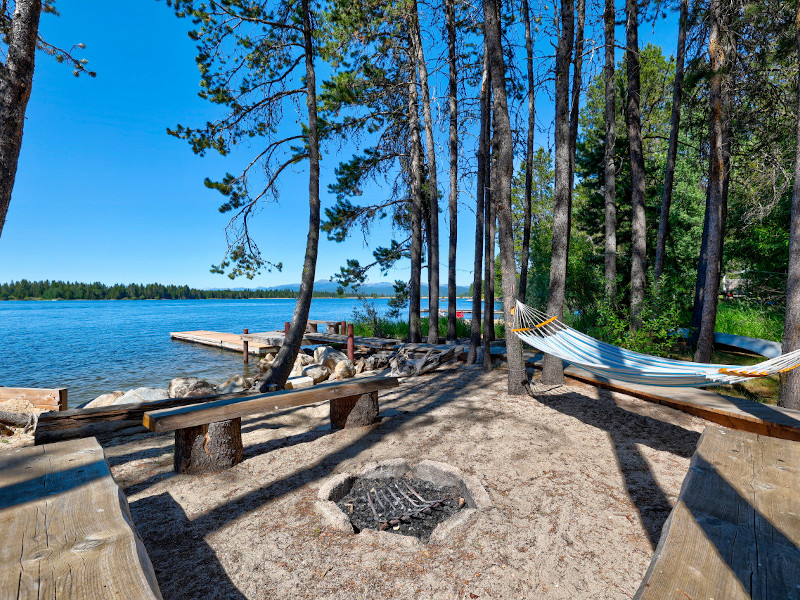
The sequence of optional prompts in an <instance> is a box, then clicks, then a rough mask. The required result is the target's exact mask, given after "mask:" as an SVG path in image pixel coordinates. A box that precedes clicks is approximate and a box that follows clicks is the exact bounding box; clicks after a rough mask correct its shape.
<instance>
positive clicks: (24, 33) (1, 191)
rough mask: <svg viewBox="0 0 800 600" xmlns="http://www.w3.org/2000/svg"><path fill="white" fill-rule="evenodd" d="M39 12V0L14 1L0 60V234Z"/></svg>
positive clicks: (28, 93) (19, 137)
mask: <svg viewBox="0 0 800 600" xmlns="http://www.w3.org/2000/svg"><path fill="white" fill-rule="evenodd" d="M41 13H42V3H41V0H17V1H16V3H15V5H14V14H13V16H12V20H11V28H10V31H9V32H8V35H7V39H6V42H7V43H8V53H7V55H6V62H5V64H0V237H2V235H3V226H4V225H5V222H6V215H7V214H8V207H9V205H10V204H11V191H12V190H13V189H14V179H15V178H16V176H17V163H18V161H19V152H20V150H21V148H22V128H23V125H24V124H25V109H26V108H27V106H28V100H29V99H30V97H31V87H32V86H33V67H34V58H35V55H36V38H37V35H38V33H39V17H40V16H41Z"/></svg>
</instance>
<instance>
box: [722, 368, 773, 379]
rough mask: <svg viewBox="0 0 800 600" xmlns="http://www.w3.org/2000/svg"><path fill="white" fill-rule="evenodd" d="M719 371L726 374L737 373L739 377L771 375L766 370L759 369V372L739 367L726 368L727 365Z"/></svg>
mask: <svg viewBox="0 0 800 600" xmlns="http://www.w3.org/2000/svg"><path fill="white" fill-rule="evenodd" d="M719 372H720V373H723V374H724V375H736V376H738V377H767V376H768V375H769V373H767V372H766V371H759V372H758V373H754V372H746V371H740V370H738V369H726V368H725V367H722V368H721V369H720V370H719Z"/></svg>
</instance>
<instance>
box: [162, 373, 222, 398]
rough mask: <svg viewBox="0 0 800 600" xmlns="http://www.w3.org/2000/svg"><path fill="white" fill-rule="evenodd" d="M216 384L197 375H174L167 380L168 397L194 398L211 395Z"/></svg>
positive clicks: (215, 391)
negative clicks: (174, 376)
mask: <svg viewBox="0 0 800 600" xmlns="http://www.w3.org/2000/svg"><path fill="white" fill-rule="evenodd" d="M216 393H217V386H215V385H214V384H213V383H209V382H208V381H206V380H205V379H198V378H197V377H176V378H175V379H173V380H172V381H170V382H169V397H170V398H194V397H197V396H213V395H214V394H216Z"/></svg>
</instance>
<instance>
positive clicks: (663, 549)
mask: <svg viewBox="0 0 800 600" xmlns="http://www.w3.org/2000/svg"><path fill="white" fill-rule="evenodd" d="M798 490H800V444H796V443H793V442H790V441H786V440H779V439H775V438H770V437H765V436H759V435H756V434H753V433H748V432H741V431H731V430H728V429H723V428H721V427H716V426H709V427H708V428H707V429H706V431H705V433H704V434H703V436H702V437H701V438H700V443H699V444H698V448H697V452H695V454H694V456H693V457H692V461H691V464H690V467H689V472H688V474H687V476H686V479H685V480H684V482H683V487H682V489H681V493H680V496H679V497H678V501H677V503H676V505H675V508H674V509H673V511H672V513H671V514H670V517H669V519H668V520H667V522H666V523H665V524H664V529H663V531H662V534H661V539H660V541H659V543H658V547H657V548H656V551H655V555H654V557H653V560H652V562H651V564H650V567H649V569H648V571H647V574H646V575H645V578H644V580H643V581H642V584H641V586H640V588H639V591H638V592H637V594H636V596H635V598H636V599H639V600H665V599H675V600H686V599H687V598H689V599H691V600H700V599H710V598H715V599H717V600H723V599H724V600H738V599H740V598H741V599H745V598H747V599H749V598H754V599H762V600H767V599H770V598H781V599H790V598H800V495H799V494H798Z"/></svg>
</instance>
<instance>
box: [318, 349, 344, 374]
mask: <svg viewBox="0 0 800 600" xmlns="http://www.w3.org/2000/svg"><path fill="white" fill-rule="evenodd" d="M343 360H347V355H345V354H342V353H341V352H339V351H338V350H334V349H333V348H331V347H330V346H320V347H319V348H317V349H316V350H314V362H315V363H317V364H318V365H322V366H324V367H327V368H328V370H329V371H330V372H331V373H333V370H334V369H335V368H336V363H339V362H341V361H343Z"/></svg>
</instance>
